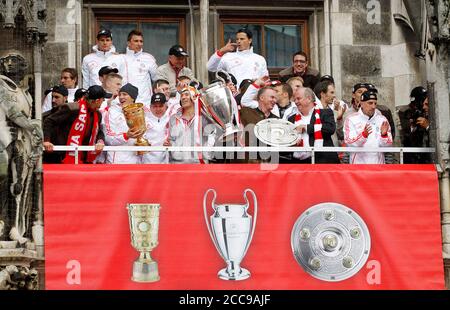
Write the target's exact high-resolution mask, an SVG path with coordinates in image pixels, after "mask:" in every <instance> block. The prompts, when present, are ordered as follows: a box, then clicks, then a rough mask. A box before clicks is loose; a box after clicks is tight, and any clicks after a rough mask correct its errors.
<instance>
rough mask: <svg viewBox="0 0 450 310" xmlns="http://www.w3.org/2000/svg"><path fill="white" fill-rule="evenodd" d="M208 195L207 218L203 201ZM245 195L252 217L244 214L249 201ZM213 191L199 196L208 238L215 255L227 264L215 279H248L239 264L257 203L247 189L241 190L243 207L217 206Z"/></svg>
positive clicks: (250, 236) (250, 237)
mask: <svg viewBox="0 0 450 310" xmlns="http://www.w3.org/2000/svg"><path fill="white" fill-rule="evenodd" d="M210 192H213V193H214V198H213V200H212V202H211V206H212V208H213V210H214V214H213V215H211V216H210V217H209V219H208V212H207V210H206V199H207V197H208V194H209V193H210ZM247 192H249V193H251V194H252V196H253V201H254V214H253V221H252V216H251V215H249V214H248V213H247V209H248V207H249V201H248V199H247ZM216 197H217V194H216V191H215V190H214V189H209V190H208V191H206V193H205V195H204V197H203V211H204V215H205V221H206V226H207V227H208V231H209V235H210V236H211V239H212V241H213V243H214V246H215V247H216V249H217V251H218V252H219V254H220V256H221V257H222V258H223V259H224V260H225V262H226V263H227V267H226V268H224V269H222V270H220V271H219V273H218V276H219V278H220V279H223V280H236V281H239V280H245V279H247V278H249V277H250V272H249V271H248V270H247V269H244V268H241V266H240V264H241V261H242V260H243V258H244V256H245V254H246V253H247V250H248V247H249V246H250V243H251V241H252V238H253V234H254V232H255V227H256V217H257V215H258V202H257V200H256V195H255V193H254V192H253V191H252V190H251V189H246V190H245V191H244V199H245V201H246V204H244V205H240V204H229V203H226V204H220V205H216V204H215V202H216Z"/></svg>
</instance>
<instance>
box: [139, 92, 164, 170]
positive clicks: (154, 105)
mask: <svg viewBox="0 0 450 310" xmlns="http://www.w3.org/2000/svg"><path fill="white" fill-rule="evenodd" d="M166 102H167V99H166V96H165V95H164V94H163V93H155V94H154V95H153V96H152V99H151V105H150V112H147V113H145V123H146V124H147V131H146V132H145V135H144V138H146V139H147V140H148V141H149V142H150V144H151V145H152V146H162V145H164V146H169V143H168V138H169V137H168V136H169V128H168V125H167V123H168V122H169V114H168V113H167V103H166ZM167 155H168V153H167V152H147V153H145V154H144V155H142V163H144V164H166V163H168V162H169V157H168V156H167Z"/></svg>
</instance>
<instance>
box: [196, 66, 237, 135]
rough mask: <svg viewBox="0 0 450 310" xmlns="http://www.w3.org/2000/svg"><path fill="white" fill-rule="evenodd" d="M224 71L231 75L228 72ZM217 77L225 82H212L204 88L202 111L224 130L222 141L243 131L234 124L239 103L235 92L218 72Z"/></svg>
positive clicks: (201, 102) (201, 103) (201, 101)
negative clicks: (236, 101)
mask: <svg viewBox="0 0 450 310" xmlns="http://www.w3.org/2000/svg"><path fill="white" fill-rule="evenodd" d="M220 72H223V71H220ZM223 73H224V74H225V75H227V76H228V77H229V75H228V73H226V72H223ZM216 77H217V79H219V80H222V81H223V82H216V83H212V84H211V85H209V86H208V87H206V88H205V89H204V90H202V92H201V100H200V106H201V111H202V113H203V115H205V117H206V118H208V119H209V120H210V121H211V122H212V123H213V124H215V125H216V126H218V127H219V128H220V129H222V130H223V131H224V133H223V135H222V136H221V137H220V139H221V140H222V141H224V140H228V139H234V136H235V134H238V133H239V132H241V131H240V130H239V129H238V128H237V127H236V126H235V125H234V124H233V117H234V116H235V115H237V111H236V109H237V104H236V103H235V102H233V101H234V98H233V94H232V93H231V90H230V89H229V88H228V87H227V86H226V85H225V81H224V80H223V79H222V78H221V77H220V76H219V75H217V74H216Z"/></svg>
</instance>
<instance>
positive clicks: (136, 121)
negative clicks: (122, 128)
mask: <svg viewBox="0 0 450 310" xmlns="http://www.w3.org/2000/svg"><path fill="white" fill-rule="evenodd" d="M122 110H123V114H124V115H125V119H126V120H127V125H128V128H130V129H143V130H144V133H145V131H146V130H147V125H146V124H145V112H144V105H143V104H142V103H132V104H129V105H127V106H125V107H123V109H122ZM135 145H137V146H149V145H150V143H149V142H148V141H147V139H145V138H144V134H142V135H141V136H139V137H137V138H136V143H135ZM144 153H145V152H142V151H138V152H137V154H138V155H143V154H144Z"/></svg>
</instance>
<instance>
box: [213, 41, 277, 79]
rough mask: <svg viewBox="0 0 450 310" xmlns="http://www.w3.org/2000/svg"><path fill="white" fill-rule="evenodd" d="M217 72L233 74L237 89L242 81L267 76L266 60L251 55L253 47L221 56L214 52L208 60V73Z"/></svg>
mask: <svg viewBox="0 0 450 310" xmlns="http://www.w3.org/2000/svg"><path fill="white" fill-rule="evenodd" d="M219 70H223V71H226V72H228V73H231V74H233V75H234V77H235V78H236V80H237V85H236V86H237V87H239V85H240V84H241V82H242V80H245V79H252V80H254V79H258V78H260V77H263V76H269V71H267V63H266V59H265V58H264V57H262V56H261V55H258V54H255V53H253V47H251V48H250V49H248V50H245V51H236V52H229V53H226V54H225V55H223V56H222V55H221V54H220V53H219V52H218V51H217V52H215V53H214V54H213V55H212V56H211V57H210V58H209V60H208V71H211V72H217V71H219Z"/></svg>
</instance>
